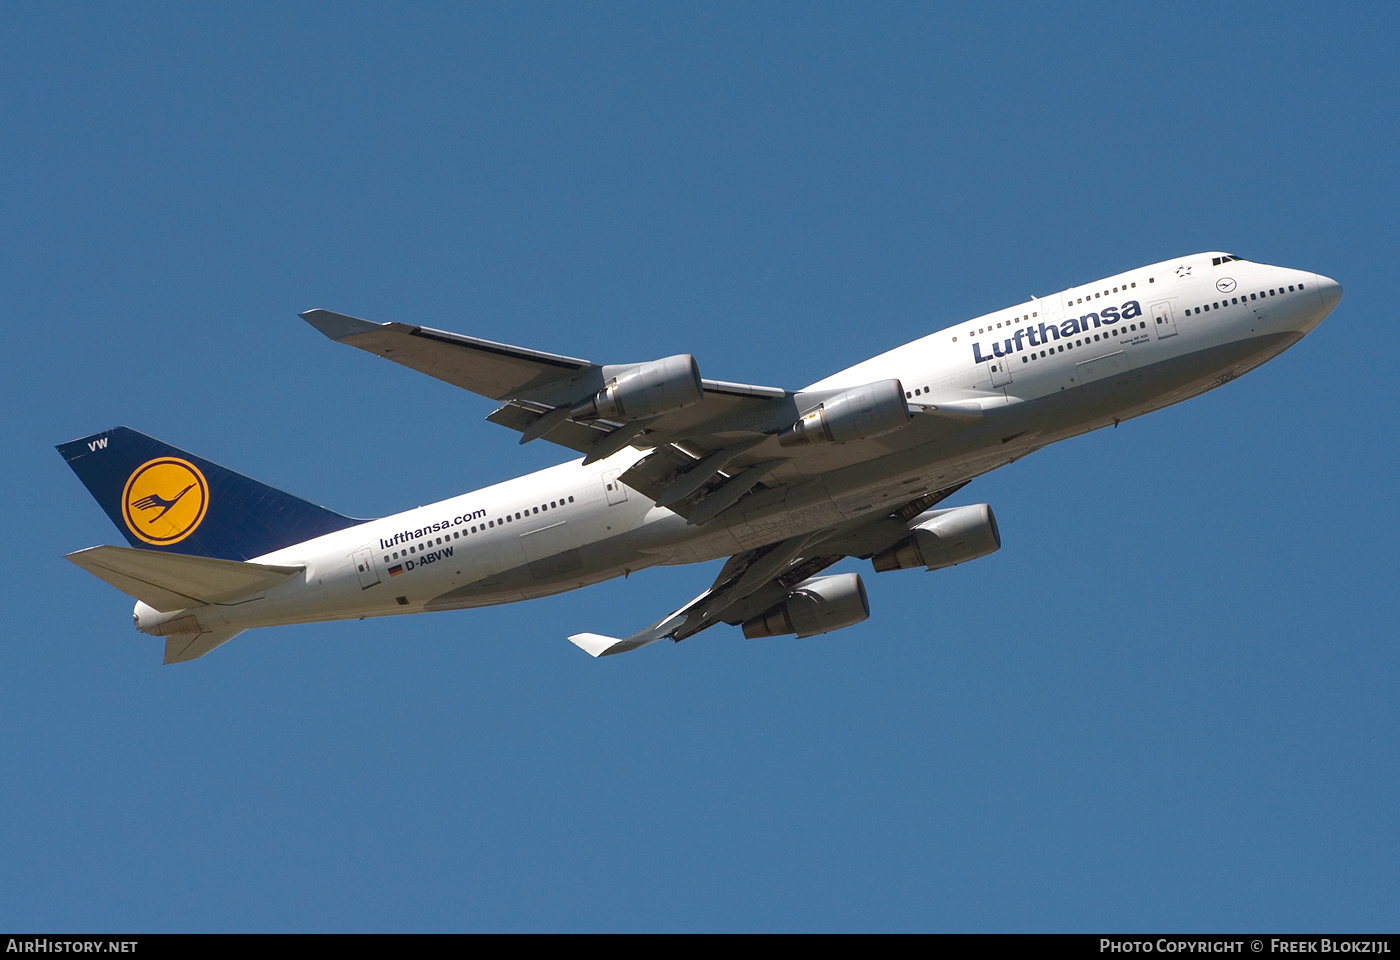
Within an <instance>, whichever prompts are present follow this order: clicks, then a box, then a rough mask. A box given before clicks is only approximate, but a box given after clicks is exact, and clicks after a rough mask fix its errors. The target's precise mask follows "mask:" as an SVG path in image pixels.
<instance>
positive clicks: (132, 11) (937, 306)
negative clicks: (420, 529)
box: [0, 3, 1400, 932]
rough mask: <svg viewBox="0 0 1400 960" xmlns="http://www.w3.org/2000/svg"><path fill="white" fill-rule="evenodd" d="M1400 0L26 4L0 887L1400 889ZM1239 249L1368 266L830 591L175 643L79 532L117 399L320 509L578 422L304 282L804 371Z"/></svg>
mask: <svg viewBox="0 0 1400 960" xmlns="http://www.w3.org/2000/svg"><path fill="white" fill-rule="evenodd" d="M1397 46H1400V17H1397V14H1396V12H1395V9H1394V7H1393V5H1389V4H1380V3H1374V4H1355V5H1345V6H1341V7H1340V8H1339V7H1338V6H1337V5H1325V4H1251V3H1243V4H1198V5H1160V6H1157V7H1154V8H1153V9H1151V10H1144V9H1139V5H1125V6H1118V5H1106V6H1099V5H1092V4H1090V5H1076V6H1073V7H1068V8H1066V7H1064V6H1063V5H1059V6H1057V5H1038V4H1027V5H1018V4H983V5H977V6H975V7H968V6H966V5H946V6H941V5H933V4H915V5H900V4H884V5H880V6H878V7H877V8H875V9H873V10H869V9H865V8H862V7H858V6H857V5H850V6H832V5H806V4H802V5H786V4H763V5H729V4H703V5H695V6H689V7H674V6H657V5H624V4H605V5H528V4H507V5H486V4H472V5H455V4H451V5H449V4H443V5H414V6H407V7H405V6H402V5H396V6H391V5H378V6H376V5H364V4H326V5H310V4H295V5H287V4H276V5H272V4H265V5H259V4H226V5H216V4H205V5H199V6H198V7H196V8H193V9H191V8H189V7H188V6H187V5H157V4H146V5H138V4H121V5H116V4H113V5H85V6H71V5H70V6H54V5H37V4H29V5H24V4H10V5H7V6H5V7H4V9H3V10H0V78H3V90H4V95H3V96H0V129H3V131H4V135H3V136H2V137H0V170H3V174H4V175H3V177H2V178H0V216H3V223H4V225H5V229H4V230H2V231H0V284H2V285H3V289H4V291H5V293H6V300H7V304H8V310H7V313H8V315H9V320H10V326H11V331H12V336H11V338H10V343H9V348H8V350H7V351H6V357H7V359H6V361H5V371H6V376H5V377H4V378H3V381H0V391H3V399H4V402H5V409H6V411H7V416H6V424H7V435H8V438H9V443H10V449H11V451H12V453H13V455H14V456H15V461H14V462H13V464H12V466H14V467H15V469H14V470H13V471H12V472H11V473H10V475H9V477H10V479H9V480H8V481H7V482H6V484H5V488H4V489H5V496H4V498H3V506H0V523H3V527H0V529H3V531H4V534H5V539H6V542H7V543H8V545H9V549H8V550H7V551H4V555H3V556H2V557H0V565H2V566H3V571H4V574H5V576H4V582H5V584H6V599H7V603H6V608H7V614H8V616H7V623H8V628H7V629H6V631H5V637H6V639H5V643H4V644H3V645H0V657H2V658H3V663H4V675H5V676H6V677H7V679H8V689H7V694H6V696H5V697H4V698H3V699H2V700H0V725H3V726H0V729H2V730H3V734H4V736H3V740H0V804H2V805H3V806H2V807H0V809H3V811H4V816H3V817H0V848H2V849H4V851H5V853H4V856H3V857H0V925H3V926H5V927H7V928H10V929H35V930H52V931H76V930H95V929H102V930H114V931H161V930H177V931H179V930H313V931H317V930H377V931H391V930H1090V931H1120V930H1163V931H1166V930H1194V931H1237V930H1259V931H1277V932H1285V931H1315V930H1331V931H1347V930H1361V931H1376V930H1394V929H1395V928H1396V926H1397V921H1400V909H1398V908H1397V904H1400V871H1398V870H1397V867H1396V864H1397V863H1400V856H1397V846H1400V828H1397V826H1396V822H1397V821H1396V817H1395V805H1396V797H1397V795H1400V739H1398V737H1400V735H1398V734H1397V729H1400V723H1398V722H1397V721H1400V707H1397V698H1396V694H1395V692H1396V688H1397V680H1400V653H1398V652H1397V645H1396V632H1397V630H1396V626H1395V624H1396V622H1397V621H1396V615H1397V605H1396V589H1395V583H1396V562H1395V560H1394V556H1393V544H1394V542H1395V540H1396V535H1397V532H1400V530H1398V529H1397V527H1398V526H1400V525H1397V509H1396V505H1395V498H1394V491H1395V480H1394V476H1395V471H1396V467H1397V456H1396V446H1395V436H1396V434H1397V429H1396V428H1397V417H1396V403H1395V399H1394V397H1395V377H1394V374H1393V372H1392V368H1393V358H1394V357H1395V356H1396V355H1397V352H1398V350H1397V348H1400V342H1397V341H1398V340H1400V338H1397V335H1396V332H1395V325H1394V322H1393V319H1392V316H1391V315H1392V314H1393V312H1394V308H1393V304H1392V306H1391V307H1386V306H1385V303H1386V301H1385V298H1386V297H1387V296H1390V295H1391V294H1392V292H1393V284H1394V282H1395V274H1396V268H1395V264H1396V263H1397V260H1398V259H1400V258H1398V257H1397V254H1400V250H1398V249H1397V232H1396V227H1395V224H1396V222H1397V214H1398V213H1400V210H1397V202H1396V201H1397V189H1398V188H1397V178H1396V174H1395V170H1396V165H1395V158H1396V156H1397V148H1400V133H1398V132H1397V131H1400V125H1397V123H1396V119H1395V118H1396V116H1397V107H1400V103H1397V99H1398V98H1397V79H1400V69H1397V66H1396V62H1395V57H1394V51H1395V49H1396V48H1397ZM1211 249H1223V250H1228V251H1230V252H1233V253H1236V254H1239V255H1241V256H1244V257H1246V258H1249V259H1253V260H1260V261H1265V262H1270V263H1277V264H1283V265H1286V266H1292V267H1299V268H1304V269H1309V270H1315V271H1317V272H1319V273H1323V274H1326V275H1329V276H1332V277H1334V278H1336V279H1337V280H1339V281H1340V282H1341V283H1342V284H1343V286H1344V287H1345V290H1346V294H1345V297H1344V298H1343V300H1342V303H1341V305H1340V307H1339V308H1338V309H1337V311H1336V312H1335V313H1334V314H1333V316H1332V318H1331V319H1329V320H1328V321H1327V322H1326V323H1324V324H1323V325H1322V326H1321V327H1319V328H1318V330H1317V331H1316V332H1315V333H1314V334H1313V335H1312V336H1310V337H1309V338H1307V340H1305V341H1304V342H1303V343H1301V344H1300V345H1298V346H1297V347H1295V348H1294V349H1293V350H1291V351H1290V352H1288V353H1287V354H1285V355H1284V356H1282V357H1280V358H1279V359H1277V360H1275V361H1274V362H1272V363H1270V364H1269V365H1267V366H1265V367H1264V368H1262V369H1260V370H1258V371H1256V372H1254V373H1252V374H1250V375H1249V376H1248V377H1245V378H1243V379H1242V380H1240V381H1237V382H1235V383H1231V384H1229V385H1228V386H1227V387H1225V388H1223V389H1221V390H1218V391H1215V392H1212V393H1210V394H1208V395H1206V396H1204V397H1200V398H1197V399H1195V400H1193V401H1190V402H1189V403H1186V404H1183V405H1180V406H1177V407H1174V408H1171V409H1169V410H1166V411H1162V412H1159V413H1157V414H1154V415H1152V416H1150V417H1147V418H1144V419H1141V420H1136V421H1132V422H1129V423H1126V424H1124V425H1123V426H1122V427H1121V428H1119V429H1117V430H1109V431H1100V432H1098V433H1095V434H1093V435H1090V436H1088V437H1083V438H1079V439H1077V440H1073V441H1069V442H1067V443H1063V444H1060V445H1058V446H1055V447H1052V448H1050V449H1047V450H1045V451H1042V452H1041V453H1039V454H1037V455H1035V456H1033V457H1030V458H1027V459H1026V460H1023V461H1021V462H1018V463H1016V464H1013V465H1012V466H1010V467H1008V468H1005V469H1003V470H1001V471H999V472H997V473H995V474H992V475H990V476H987V477H985V478H982V479H981V480H979V481H977V482H976V483H975V484H974V485H973V486H970V487H969V488H968V489H967V490H966V491H964V493H963V494H961V495H960V496H959V500H958V502H979V501H987V502H990V503H991V504H992V505H993V507H994V508H995V510H996V512H997V516H998V519H999V521H1000V525H1001V530H1002V534H1003V538H1004V547H1003V549H1002V550H1001V551H1000V552H999V553H997V554H995V555H993V556H991V557H988V558H985V559H983V560H979V561H977V562H975V563H972V564H968V565H965V566H962V567H958V568H956V569H954V570H950V571H944V572H941V573H937V574H924V573H919V572H898V573H892V574H883V575H875V574H873V573H871V572H869V568H868V565H865V564H856V563H855V562H848V564H847V565H845V566H843V567H841V568H839V569H854V570H861V571H862V572H863V575H864V578H865V581H866V584H867V587H868V589H869V591H870V597H871V603H872V607H873V614H872V616H871V618H870V619H869V620H868V621H866V622H865V623H863V624H860V625H858V626H856V627H853V628H850V629H847V630H844V631H840V632H838V633H835V634H831V635H828V636H825V637H820V638H813V639H809V640H795V639H773V640H763V641H745V640H743V639H742V638H741V637H740V636H739V635H738V632H737V631H735V630H731V629H728V628H720V629H716V630H712V631H709V632H707V633H705V634H702V635H700V636H698V637H696V638H694V639H693V640H691V641H687V642H686V643H684V644H680V645H677V646H672V645H669V644H666V645H662V644H658V645H655V646H653V647H649V648H647V649H645V650H643V651H640V652H638V653H635V654H630V655H628V656H625V657H615V658H610V659H609V660H605V661H597V662H595V661H593V660H591V659H590V658H588V657H587V656H585V655H584V654H582V653H581V652H579V651H578V650H576V649H575V648H574V647H572V646H571V645H570V644H569V643H568V642H567V641H566V639H565V638H566V637H567V636H568V635H569V634H571V633H575V632H579V631H583V630H590V631H596V632H601V633H610V634H614V635H617V634H620V633H625V632H628V631H631V630H633V629H636V628H637V627H640V626H642V625H645V624H647V623H649V622H651V621H652V620H654V619H656V618H657V617H659V616H660V615H661V614H663V613H665V612H667V611H668V610H670V609H672V608H673V607H675V606H677V605H679V604H680V603H682V602H684V601H685V600H688V599H689V598H690V597H691V596H693V595H694V594H696V593H698V592H699V590H700V589H702V588H703V587H704V586H705V585H706V584H708V583H709V581H710V580H711V579H712V577H713V576H714V574H715V569H713V568H712V567H709V566H705V567H699V568H679V569H667V570H651V571H646V572H644V573H641V574H638V575H636V576H634V577H632V578H630V579H628V580H623V581H616V582H612V583H608V584H604V585H600V586H598V587H594V588H591V589H589V590H586V591H581V592H578V593H574V594H568V595H564V596H561V597H555V598H550V599H547V600H543V601H537V602H533V603H529V604H519V605H513V606H506V607H498V608H493V609H488V610H479V611H472V612H462V613H452V614H435V615H429V616H419V617H407V618H402V619H393V620H386V621H380V622H369V621H365V622H351V623H340V624H325V625H317V626H307V627H290V628H283V629H278V630H264V631H255V632H252V633H249V634H246V635H244V636H242V637H240V638H238V639H237V640H236V641H234V642H233V643H231V644H229V645H228V646H226V647H224V648H222V649H220V650H219V651H217V652H216V653H215V654H214V655H212V656H210V657H208V658H205V659H203V660H200V661H198V662H195V663H192V664H188V665H184V666H177V667H168V668H167V667H162V666H161V665H160V642H159V641H157V640H153V639H150V638H146V637H142V636H141V635H139V634H137V633H135V631H133V630H132V628H131V626H130V620H129V617H130V605H131V604H130V601H129V600H128V599H127V598H126V597H124V596H123V595H121V594H119V593H117V592H116V591H114V590H112V589H111V588H110V587H107V586H106V585H104V584H102V583H100V582H98V581H96V580H94V579H93V578H91V577H89V576H88V575H86V574H84V573H83V572H82V571H80V570H78V569H77V568H75V567H73V566H72V565H71V564H69V563H67V562H66V561H64V560H63V559H62V555H63V554H64V553H67V552H70V551H72V550H75V549H79V548H82V547H86V546H89V545H93V544H97V543H112V542H119V540H118V537H117V534H116V532H115V531H114V530H113V529H112V528H111V526H110V524H109V522H108V521H107V519H106V518H105V516H103V514H102V513H101V511H100V510H99V509H98V508H97V506H96V505H95V504H94V503H93V502H92V501H91V500H90V499H89V498H88V496H87V494H86V493H85V491H84V490H83V489H82V487H81V486H80V485H79V483H78V482H77V480H76V478H74V477H73V476H72V475H71V474H70V473H69V471H68V470H67V468H66V467H65V466H64V464H63V463H62V461H61V460H60V459H59V457H58V456H57V454H56V453H55V452H54V451H53V449H52V445H53V444H55V443H58V442H62V441H65V440H69V439H73V438H75V437H79V436H83V435H86V434H89V433H92V432H95V431H96V430H99V429H102V428H105V427H108V426H112V425H115V424H119V423H122V424H128V425H130V426H132V427H135V428H137V429H139V430H142V431H145V432H147V433H151V434H153V435H155V436H159V437H161V438H162V439H165V440H168V441H169V442H171V443H174V444H176V445H178V446H181V447H184V448H186V449H189V450H191V451H193V452H196V453H198V454H200V455H201V456H205V457H208V458H210V459H213V460H216V461H218V462H221V463H224V464H226V465H228V466H230V467H232V468H234V469H237V470H239V471H241V472H245V473H248V474H250V475H252V476H255V477H258V478H260V479H263V480H265V481H267V482H270V483H273V484H275V485H277V486H280V487H283V488H284V489H287V490H289V491H291V492H293V493H297V494H299V495H302V496H306V497H308V498H310V499H313V500H316V501H317V502H320V503H324V504H326V505H327V506H329V507H331V508H333V509H336V510H339V511H342V512H345V513H350V514H355V515H361V516H370V515H382V514H387V513H391V512H395V511H397V510H401V509H405V508H408V507H412V506H415V505H418V504H422V503H428V502H432V501H435V500H439V499H442V498H444V497H447V496H452V495H455V494H457V493H461V492H463V491H466V490H469V489H472V488H475V487H479V486H484V485H486V484H489V483H495V482H498V481H501V480H505V479H508V478H510V477H512V476H516V475H519V474H521V473H525V472H527V471H529V470H532V469H537V468H539V467H542V466H546V465H549V464H551V463H554V462H558V461H560V460H563V459H567V457H566V456H565V455H564V454H562V453H561V452H560V451H558V450H557V449H556V448H550V447H548V445H546V444H543V443H537V444H531V445H529V446H528V447H523V448H522V447H519V446H518V445H517V444H516V442H515V440H516V438H515V435H514V434H512V433H510V432H509V431H505V430H503V429H501V428H499V427H496V426H494V425H492V424H489V423H486V422H484V420H483V418H484V417H485V415H486V414H487V413H489V412H490V410H491V409H492V407H493V405H492V404H491V403H490V402H489V401H487V400H483V399H481V398H477V397H474V396H472V395H469V394H466V393H463V392H461V391H457V390H454V389H452V388H450V387H448V386H446V385H444V384H441V383H438V382H436V381H433V380H429V379H427V378H423V377H421V376H418V375H415V374H413V373H412V372H410V371H407V370H402V369H399V368H397V367H394V366H392V365H390V364H385V363H383V362H379V361H376V360H375V359H374V358H371V357H368V356H366V355H363V354H361V353H359V352H357V351H353V350H349V349H346V348H343V347H338V346H336V345H334V344H331V343H329V342H328V341H326V340H325V339H324V338H322V337H321V336H320V335H319V334H317V333H316V332H315V331H314V330H312V329H311V328H310V327H308V326H307V325H305V324H304V323H302V321H300V320H299V319H298V318H297V313H298V312H299V311H301V310H304V309H307V308H309V307H313V306H320V307H327V308H330V309H335V310H340V311H343V312H346V313H350V314H354V315H357V316H364V317H369V318H372V319H376V320H402V321H405V322H412V323H424V324H428V325H431V326H437V327H441V328H445V329H449V330H456V331H460V332H463V333H469V334H473V335H477V336H484V337H488V338H493V339H498V340H504V341H507V342H513V343H520V344H524V345H528V346H533V347H537V348H540V349H545V350H551V351H555V352H559V353H565V354H570V355H574V356H582V357H588V358H591V359H595V360H598V361H623V360H638V359H648V358H652V357H657V356H664V355H668V354H672V353H679V352H693V353H694V354H695V355H696V356H697V358H698V359H699V362H700V365H701V369H702V370H703V371H704V373H705V375H706V376H709V377H714V378H719V379H727V380H739V381H749V382H757V383H767V384H774V385H780V386H787V387H795V386H801V385H803V384H805V383H808V382H811V381H813V380H816V379H818V378H819V377H821V376H824V375H826V374H827V373H830V372H832V371H834V370H836V369H839V368H841V367H843V366H847V365H849V364H850V363H853V362H855V361H856V360H859V359H863V358H864V357H866V356H869V355H871V354H874V353H877V352H880V351H883V350H885V349H888V348H890V347H893V346H896V345H898V344H900V343H903V342H906V341H908V340H911V339H914V338H916V337H918V336H921V335H923V334H925V333H928V332H931V331H932V330H935V329H938V328H941V327H943V326H947V325H949V324H951V323H954V322H956V321H959V320H961V319H965V318H967V317H971V316H975V315H977V314H980V313H984V312H987V311H990V310H993V309H998V308H1000V307H1003V306H1007V305H1009V304H1012V303H1016V302H1019V301H1021V300H1023V299H1024V298H1026V297H1027V296H1029V295H1031V294H1037V293H1045V292H1049V291H1053V290H1057V289H1060V288H1063V287H1065V286H1068V285H1071V284H1076V283H1081V282H1086V281H1089V280H1092V279H1094V278H1096V277H1099V276H1103V275H1106V274H1109V273H1113V272H1116V271H1119V270H1123V269H1127V268H1130V267H1134V266H1138V265H1141V264H1144V263H1149V262H1154V261H1158V260H1164V259H1168V258H1171V257H1175V256H1179V255H1182V254H1185V253H1190V252H1196V251H1201V250H1211Z"/></svg>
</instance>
